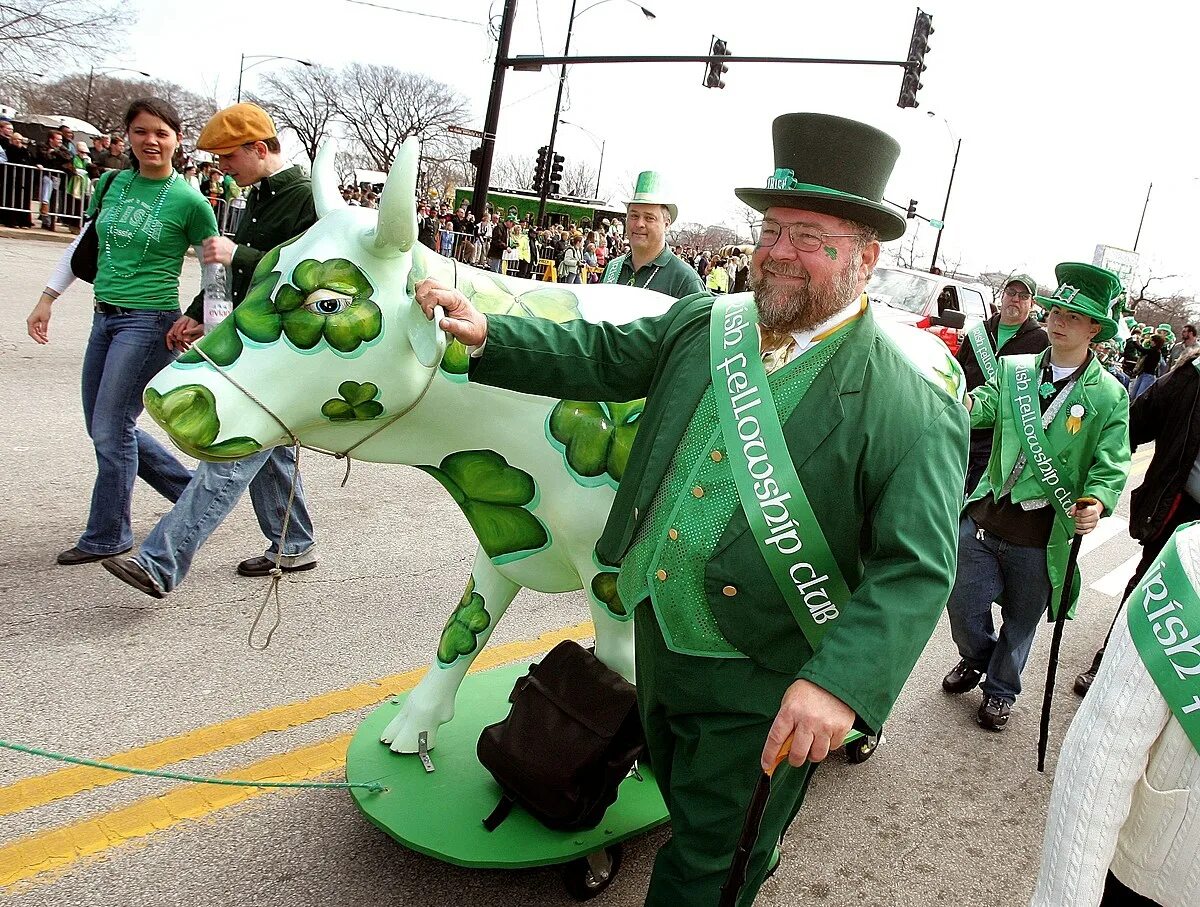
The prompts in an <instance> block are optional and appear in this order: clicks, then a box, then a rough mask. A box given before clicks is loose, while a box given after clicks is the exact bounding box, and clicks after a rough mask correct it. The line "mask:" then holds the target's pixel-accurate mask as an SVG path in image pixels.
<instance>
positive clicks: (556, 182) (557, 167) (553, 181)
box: [548, 154, 566, 195]
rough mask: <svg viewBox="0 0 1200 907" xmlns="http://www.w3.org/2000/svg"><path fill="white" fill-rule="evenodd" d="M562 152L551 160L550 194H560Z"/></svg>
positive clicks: (563, 159)
mask: <svg viewBox="0 0 1200 907" xmlns="http://www.w3.org/2000/svg"><path fill="white" fill-rule="evenodd" d="M565 160H566V158H564V157H563V156H562V155H561V154H556V155H554V159H553V160H552V161H551V162H550V191H549V193H548V194H549V195H558V190H559V187H560V186H561V185H562V175H563V161H565Z"/></svg>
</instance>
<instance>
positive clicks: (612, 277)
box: [600, 255, 626, 283]
mask: <svg viewBox="0 0 1200 907" xmlns="http://www.w3.org/2000/svg"><path fill="white" fill-rule="evenodd" d="M625 258H626V256H625V255H618V256H617V257H616V258H614V259H613V260H612V261H610V262H609V263H608V264H607V265H605V266H604V276H603V277H601V278H600V282H601V283H616V282H617V278H619V277H620V276H621V265H623V264H625Z"/></svg>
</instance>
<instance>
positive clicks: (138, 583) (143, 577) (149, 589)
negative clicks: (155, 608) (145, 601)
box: [100, 557, 167, 598]
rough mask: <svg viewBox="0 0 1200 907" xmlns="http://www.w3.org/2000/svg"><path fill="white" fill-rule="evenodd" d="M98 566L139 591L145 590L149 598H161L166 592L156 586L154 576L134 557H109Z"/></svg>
mask: <svg viewBox="0 0 1200 907" xmlns="http://www.w3.org/2000/svg"><path fill="white" fill-rule="evenodd" d="M100 566H101V567H103V568H104V569H105V570H107V571H108V572H109V573H111V574H112V575H113V576H115V577H116V578H117V579H119V580H121V582H123V583H128V584H129V585H130V586H133V588H135V589H137V590H138V591H139V592H145V593H146V594H147V595H149V596H150V597H151V598H163V597H164V596H165V595H166V594H167V593H165V592H164V591H163V590H162V589H160V588H159V587H158V584H157V583H156V582H154V578H153V577H151V576H150V574H149V573H147V572H146V568H145V567H143V566H142V565H141V564H139V563H138V562H137V560H136V559H135V558H132V557H110V558H109V559H108V560H104V561H101V562H100Z"/></svg>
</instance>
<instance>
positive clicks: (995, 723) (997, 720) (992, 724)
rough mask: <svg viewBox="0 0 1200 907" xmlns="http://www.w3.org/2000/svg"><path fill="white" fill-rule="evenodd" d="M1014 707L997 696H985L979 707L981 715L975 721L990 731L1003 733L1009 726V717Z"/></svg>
mask: <svg viewBox="0 0 1200 907" xmlns="http://www.w3.org/2000/svg"><path fill="white" fill-rule="evenodd" d="M1010 712H1012V706H1011V705H1010V704H1009V703H1007V702H1005V701H1004V700H1003V699H999V698H997V697H995V696H984V697H983V702H982V703H981V704H980V706H979V714H977V715H976V716H975V720H976V721H978V722H979V726H980V727H981V728H983V729H985V730H988V731H1002V730H1004V728H1005V727H1006V726H1007V725H1008V716H1009V713H1010Z"/></svg>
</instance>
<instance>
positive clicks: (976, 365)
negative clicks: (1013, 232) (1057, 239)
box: [956, 274, 1050, 494]
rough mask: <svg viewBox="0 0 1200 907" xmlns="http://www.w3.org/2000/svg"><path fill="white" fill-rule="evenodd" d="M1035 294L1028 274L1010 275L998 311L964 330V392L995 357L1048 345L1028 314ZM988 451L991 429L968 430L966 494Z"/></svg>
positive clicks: (987, 374)
mask: <svg viewBox="0 0 1200 907" xmlns="http://www.w3.org/2000/svg"><path fill="white" fill-rule="evenodd" d="M1035 297H1037V281H1035V280H1034V279H1033V278H1032V277H1030V276H1029V275H1028V274H1014V275H1013V276H1012V277H1010V278H1009V279H1008V282H1007V283H1006V284H1005V285H1004V290H1003V292H1002V293H1001V294H1000V310H999V311H998V312H997V313H996V314H995V315H993V316H992V317H991V318H989V319H988V320H987V321H982V322H980V323H979V324H977V325H975V327H973V328H971V330H969V331H967V335H966V337H964V338H963V342H962V343H961V344H960V345H959V347H958V355H957V357H956V358H957V359H958V364H959V365H961V366H962V370H963V375H964V376H966V379H967V390H968V391H973V390H975V388H977V387H979V385H981V384H983V383H984V382H986V381H987V380H988V379H989V378H991V377H992V376H994V375H995V374H996V369H997V365H996V359H997V357H999V356H1020V355H1023V354H1026V353H1040V352H1041V351H1042V350H1044V349H1045V348H1046V347H1048V346H1049V345H1050V340H1049V339H1048V338H1047V337H1046V329H1045V328H1043V327H1042V326H1041V324H1039V323H1038V321H1037V319H1036V318H1034V317H1033V316H1032V315H1031V314H1030V311H1031V309H1032V308H1033V300H1034V298H1035ZM991 454H992V432H991V429H988V428H977V429H975V430H974V431H972V432H971V452H970V454H969V455H968V456H967V485H966V489H967V494H970V493H971V492H972V491H974V490H975V486H976V485H977V484H978V483H979V477H980V476H982V475H983V470H984V468H985V467H986V466H987V462H988V457H990V456H991Z"/></svg>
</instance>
